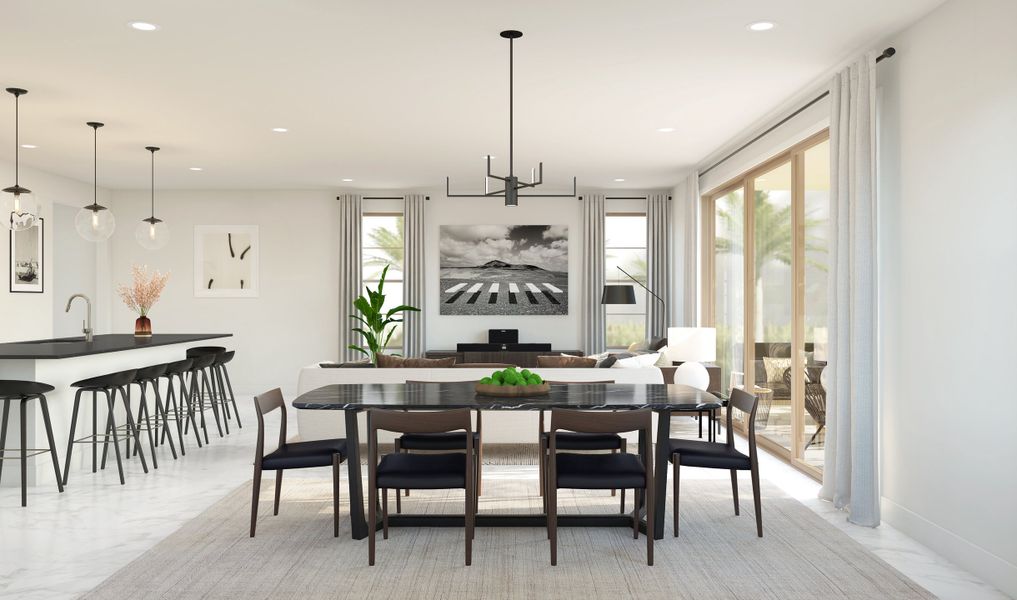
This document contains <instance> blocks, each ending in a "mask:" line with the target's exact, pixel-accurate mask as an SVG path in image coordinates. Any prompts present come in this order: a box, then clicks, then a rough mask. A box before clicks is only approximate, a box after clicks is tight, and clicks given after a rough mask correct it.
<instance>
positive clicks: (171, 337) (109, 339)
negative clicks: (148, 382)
mask: <svg viewBox="0 0 1017 600" xmlns="http://www.w3.org/2000/svg"><path fill="white" fill-rule="evenodd" d="M232 335H233V334H232V333H157V334H154V335H152V337H148V338H138V337H134V335H133V334H130V333H113V334H108V335H97V336H95V338H94V339H93V340H92V341H91V342H86V341H85V338H84V337H73V338H59V339H54V340H33V341H28V342H11V343H9V344H0V360H5V359H37V360H46V359H53V358H73V357H75V356H88V355H90V354H105V353H108V352H122V351H124V350H137V349H139V348H151V347H153V346H168V345H170V344H186V343H188V342H199V341H201V340H212V339H216V338H224V337H230V336H232Z"/></svg>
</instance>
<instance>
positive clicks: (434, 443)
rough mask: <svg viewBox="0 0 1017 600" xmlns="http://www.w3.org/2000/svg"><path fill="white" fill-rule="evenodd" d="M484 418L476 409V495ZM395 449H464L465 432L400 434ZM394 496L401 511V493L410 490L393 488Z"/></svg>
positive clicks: (481, 453) (478, 484)
mask: <svg viewBox="0 0 1017 600" xmlns="http://www.w3.org/2000/svg"><path fill="white" fill-rule="evenodd" d="M406 383H407V384H410V383H415V384H419V383H476V382H474V381H424V380H419V379H408V380H406ZM483 437H484V418H483V415H482V413H481V412H480V411H479V410H478V411H477V429H476V431H474V432H473V451H474V452H475V453H476V457H475V460H474V463H473V464H474V468H475V469H476V471H477V473H476V476H477V495H478V496H479V495H480V494H481V493H482V492H483V488H482V484H481V481H482V479H483V477H482V476H483V460H484V444H483ZM394 446H395V451H396V452H397V453H398V452H409V451H410V450H418V451H424V452H442V451H447V450H465V449H466V434H464V433H410V434H406V435H401V436H399V437H397V438H396V439H395V442H394ZM394 492H395V498H396V513H401V512H403V504H402V497H401V495H402V494H405V495H407V496H409V495H410V490H398V489H397V490H394Z"/></svg>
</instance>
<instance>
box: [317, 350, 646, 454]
mask: <svg viewBox="0 0 1017 600" xmlns="http://www.w3.org/2000/svg"><path fill="white" fill-rule="evenodd" d="M491 371H492V369H486V368H437V369H428V368H400V369H375V368H323V367H321V365H320V364H313V365H308V366H306V367H304V368H303V369H301V370H300V376H299V379H298V381H297V393H298V394H304V393H306V392H309V391H311V390H315V389H318V388H320V387H324V386H326V385H333V384H343V383H405V382H406V381H410V380H415V381H477V380H479V379H480V378H481V377H485V376H487V375H490V374H491ZM534 371H535V372H538V373H540V376H541V377H543V378H544V379H545V380H546V381H576V382H579V381H605V380H613V381H614V382H616V383H664V375H663V373H662V372H661V370H660V369H658V368H656V367H642V368H631V369H619V368H611V369H597V368H577V369H550V368H548V369H545V368H540V369H537V368H535V369H534ZM537 419H538V412H537V411H523V412H511V411H502V412H498V413H493V412H491V413H485V419H484V442H485V443H506V444H523V443H536V441H537V437H536V435H537V422H538V421H537ZM297 428H298V431H299V435H300V439H301V440H304V441H306V440H319V439H326V438H334V437H344V436H345V434H346V421H345V415H344V414H343V412H342V411H331V410H298V411H297ZM366 435H367V419H366V416H365V415H364V414H363V413H361V414H360V439H361V440H362V441H363V440H366V439H367V437H366ZM379 440H381V441H390V440H391V435H389V436H384V435H383V434H381V433H379Z"/></svg>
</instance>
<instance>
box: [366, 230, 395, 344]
mask: <svg viewBox="0 0 1017 600" xmlns="http://www.w3.org/2000/svg"><path fill="white" fill-rule="evenodd" d="M361 244H362V248H361V254H362V258H363V262H364V267H363V271H362V272H361V277H362V279H363V285H364V286H365V287H370V288H371V289H375V288H377V287H378V280H379V278H380V277H381V272H382V270H384V268H385V267H386V266H388V274H387V275H386V276H385V289H384V290H383V292H384V294H385V305H384V308H385V309H386V310H387V309H390V308H395V307H396V306H399V305H400V304H402V303H403V251H404V245H403V215H402V213H364V216H363V228H362V237H361ZM402 347H403V327H402V325H401V324H400V325H396V329H395V332H394V333H393V334H392V337H391V339H389V341H388V345H386V346H385V348H386V349H388V350H391V351H397V352H401V351H402Z"/></svg>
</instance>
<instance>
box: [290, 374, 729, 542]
mask: <svg viewBox="0 0 1017 600" xmlns="http://www.w3.org/2000/svg"><path fill="white" fill-rule="evenodd" d="M292 404H293V407H294V408H296V409H298V410H341V411H344V412H345V421H346V433H345V436H346V438H345V439H346V448H347V457H346V458H347V460H346V465H347V469H348V471H347V472H348V480H349V482H348V483H349V505H350V521H351V529H352V536H353V538H354V539H363V538H365V537H367V535H368V527H369V524H368V523H367V520H366V518H365V516H364V513H365V511H364V490H363V481H362V479H361V464H360V462H361V461H360V454H361V450H360V439H359V431H358V422H357V421H358V420H357V414H358V413H360V412H361V411H370V410H405V411H414V410H420V411H435V410H446V409H455V408H469V409H471V410H478V411H520V410H527V411H539V410H551V409H555V408H567V409H576V410H606V411H618V410H638V409H648V410H651V411H653V412H654V413H656V415H657V427H656V438H657V439H656V447H655V451H654V459H653V460H654V463H655V465H657V468H656V469H655V470H654V472H653V477H654V485H653V493H654V494H655V496H654V504H653V505H654V514H652V515H647V514H646V508H645V505H643V506H642V507H640V511H641V529H642V531H644V532H648V531H650V530H651V529H652V531H653V536H654V538H655V539H661V538H662V537H663V536H664V512H665V509H666V507H665V500H666V495H667V472H668V469H667V463H668V458H669V457H668V451H669V448H670V443H669V441H668V440H669V437H670V429H671V428H670V422H671V416H672V414H675V413H700V412H702V411H715V410H718V409H720V408H722V407H724V406H725V405H726V402H725V400H724V399H723V398H721V397H720V396H717V395H714V394H713V393H710V392H707V391H704V390H700V389H697V388H694V387H690V386H687V385H679V384H624V383H569V384H551V385H550V391H549V393H547V394H545V395H532V396H516V397H494V396H486V395H482V394H479V393H477V391H476V389H475V384H474V383H470V382H449V383H438V382H435V383H420V382H409V383H359V384H334V385H326V386H323V387H320V388H317V389H314V390H311V391H309V392H307V393H304V394H301V395H300V396H298V397H297V398H295V399H294V400H293V402H292ZM535 433H536V432H535ZM643 438H644V436H643V435H642V434H641V435H640V439H639V448H640V452H642V450H643V449H644V448H645V444H648V443H651V440H647V439H643ZM536 442H537V440H536V439H535V440H534V443H536ZM546 522H547V517H546V515H545V514H544V513H542V512H541V513H530V514H515V513H513V514H492V513H487V512H480V513H478V514H477V517H476V525H477V526H478V527H544V526H545V525H546ZM463 523H464V516H463V515H452V514H448V515H444V514H443V515H436V514H395V515H389V526H394V527H398V526H415V527H421V526H425V527H426V526H430V527H462V526H463ZM558 525H559V526H560V527H569V526H618V527H631V526H632V520H631V516H630V515H627V514H620V513H615V514H584V515H577V514H570V515H559V516H558ZM374 526H375V527H376V528H377V527H380V526H381V524H380V521H379V522H378V523H375V524H374Z"/></svg>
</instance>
